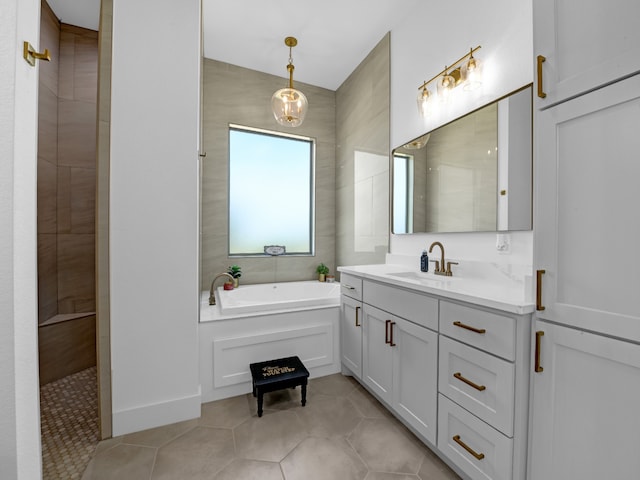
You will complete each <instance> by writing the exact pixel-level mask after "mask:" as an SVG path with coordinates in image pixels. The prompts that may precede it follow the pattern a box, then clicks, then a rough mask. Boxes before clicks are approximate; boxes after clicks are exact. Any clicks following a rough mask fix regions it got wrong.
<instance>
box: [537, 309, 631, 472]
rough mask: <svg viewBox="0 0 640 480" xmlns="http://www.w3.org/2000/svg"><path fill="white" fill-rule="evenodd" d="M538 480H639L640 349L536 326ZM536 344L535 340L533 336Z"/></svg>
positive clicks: (567, 330)
mask: <svg viewBox="0 0 640 480" xmlns="http://www.w3.org/2000/svg"><path fill="white" fill-rule="evenodd" d="M535 330H536V331H538V332H544V336H542V337H539V340H540V342H539V346H540V366H541V367H542V368H543V371H541V372H537V373H536V372H534V373H532V377H533V378H532V387H533V394H532V404H531V408H532V416H531V425H530V447H531V455H530V458H529V476H528V478H529V479H531V480H549V479H555V478H567V479H568V478H579V479H581V480H590V479H593V480H601V479H603V478H638V472H640V456H639V455H638V451H637V450H638V445H640V415H638V405H640V345H637V344H633V343H628V342H623V341H619V340H614V339H612V338H609V337H603V336H600V335H595V334H591V333H586V332H583V331H580V330H575V329H571V328H567V327H562V326H558V325H553V324H547V323H545V322H541V321H537V322H536V328H535ZM534 338H535V336H534Z"/></svg>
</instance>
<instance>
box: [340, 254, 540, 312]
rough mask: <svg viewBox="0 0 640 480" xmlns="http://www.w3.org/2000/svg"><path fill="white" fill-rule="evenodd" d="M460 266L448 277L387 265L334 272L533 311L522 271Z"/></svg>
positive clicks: (511, 309) (482, 303) (528, 277)
mask: <svg viewBox="0 0 640 480" xmlns="http://www.w3.org/2000/svg"><path fill="white" fill-rule="evenodd" d="M460 264H461V265H454V266H453V267H452V268H454V274H453V276H451V277H445V276H442V275H435V274H434V273H432V272H428V273H422V272H420V271H419V270H417V269H410V268H408V267H407V266H405V265H396V264H388V263H386V264H378V265H356V266H343V267H338V271H339V272H343V273H348V274H351V275H356V276H359V277H362V278H367V279H370V280H377V281H380V282H384V283H387V284H389V285H392V286H398V287H404V288H408V289H411V290H416V291H419V292H424V293H430V294H433V295H438V296H439V297H442V298H449V299H452V300H460V301H463V302H469V303H473V304H475V305H480V306H484V307H489V308H495V309H497V310H502V311H505V312H510V313H516V314H527V313H532V312H533V311H534V310H535V303H534V301H533V288H532V284H531V275H526V274H523V271H524V272H526V270H523V269H521V268H511V267H510V266H505V265H498V264H490V263H486V264H479V263H477V262H466V263H465V262H460ZM456 270H457V272H456Z"/></svg>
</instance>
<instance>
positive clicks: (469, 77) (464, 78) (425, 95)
mask: <svg viewBox="0 0 640 480" xmlns="http://www.w3.org/2000/svg"><path fill="white" fill-rule="evenodd" d="M480 47H481V46H480V45H478V46H477V47H476V48H471V49H470V51H469V53H467V54H466V55H464V56H463V57H462V58H459V59H458V60H456V61H455V62H453V63H452V64H451V65H449V66H448V67H447V66H445V67H444V70H442V71H441V72H440V73H438V74H437V75H435V76H434V77H433V78H431V79H430V80H427V81H426V82H424V83H423V84H422V85H420V86H419V87H418V99H417V100H418V112H419V113H420V115H421V116H423V117H426V116H427V115H429V112H430V106H431V103H432V102H433V101H434V97H437V98H438V99H440V101H441V102H443V103H447V102H448V101H449V99H450V98H451V95H452V94H453V92H454V89H455V88H456V87H458V86H459V85H462V89H463V90H464V91H471V90H475V89H477V88H479V87H480V86H481V85H482V64H481V62H480V61H479V60H478V59H477V58H475V57H474V56H473V53H474V52H475V51H477V50H479V49H480ZM465 60H466V61H465ZM434 80H436V94H434V93H432V92H431V90H429V88H427V87H428V86H429V84H430V83H431V82H433V81H434Z"/></svg>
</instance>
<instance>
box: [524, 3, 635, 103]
mask: <svg viewBox="0 0 640 480" xmlns="http://www.w3.org/2000/svg"><path fill="white" fill-rule="evenodd" d="M638 18H640V2H638V1H637V0H607V1H606V2H604V1H602V0H536V1H534V2H533V33H534V52H535V55H536V57H537V56H538V55H543V56H544V57H546V61H545V62H544V63H542V72H543V73H542V85H541V87H542V90H544V92H545V93H546V98H544V99H543V98H540V97H538V96H537V95H536V96H535V98H536V101H537V105H538V107H539V108H544V107H545V106H549V105H553V104H554V103H556V102H559V101H562V100H565V99H567V98H571V97H573V96H576V95H578V94H580V93H584V92H587V91H589V90H592V89H593V88H597V87H600V86H602V85H606V84H607V83H610V82H612V81H614V80H616V79H619V78H622V77H625V76H627V75H630V74H633V73H635V72H638V71H640V29H639V28H638ZM536 81H537V82H540V78H537V79H536ZM538 86H539V87H540V85H538Z"/></svg>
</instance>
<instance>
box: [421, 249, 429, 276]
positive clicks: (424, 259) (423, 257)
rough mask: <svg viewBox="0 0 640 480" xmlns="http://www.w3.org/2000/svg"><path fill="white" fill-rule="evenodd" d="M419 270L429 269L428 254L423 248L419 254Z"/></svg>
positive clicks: (426, 270)
mask: <svg viewBox="0 0 640 480" xmlns="http://www.w3.org/2000/svg"><path fill="white" fill-rule="evenodd" d="M420 271H421V272H428V271H429V256H428V255H427V251H426V250H423V251H422V255H421V256H420Z"/></svg>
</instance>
